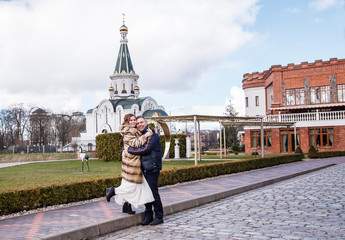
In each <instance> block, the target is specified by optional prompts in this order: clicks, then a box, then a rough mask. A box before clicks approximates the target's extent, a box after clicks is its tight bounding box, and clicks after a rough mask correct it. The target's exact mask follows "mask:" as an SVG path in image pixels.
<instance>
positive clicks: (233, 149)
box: [231, 145, 240, 152]
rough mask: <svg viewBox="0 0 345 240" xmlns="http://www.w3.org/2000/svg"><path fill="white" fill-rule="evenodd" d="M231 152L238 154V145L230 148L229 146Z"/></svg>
mask: <svg viewBox="0 0 345 240" xmlns="http://www.w3.org/2000/svg"><path fill="white" fill-rule="evenodd" d="M231 150H232V151H234V152H238V151H240V146H238V145H232V146H231Z"/></svg>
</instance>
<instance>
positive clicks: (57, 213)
mask: <svg viewBox="0 0 345 240" xmlns="http://www.w3.org/2000/svg"><path fill="white" fill-rule="evenodd" d="M342 163H345V157H337V158H329V159H320V160H310V161H303V162H299V163H293V164H287V165H283V166H277V167H271V168H266V169H259V170H254V171H249V172H244V173H240V174H232V175H226V176H220V177H216V178H212V179H206V180H201V181H196V182H192V183H187V184H179V185H174V186H169V187H164V188H161V189H160V193H161V197H162V202H163V206H164V211H165V214H166V215H168V214H171V213H176V212H179V211H182V210H185V209H189V208H192V207H196V206H200V205H202V204H206V203H209V202H212V201H215V200H219V199H222V198H226V197H229V196H233V195H236V194H239V193H243V192H246V191H249V190H253V189H256V188H259V187H263V186H267V185H269V184H272V183H276V182H279V181H282V180H286V179H289V178H292V177H296V176H299V175H302V174H305V173H309V172H312V171H316V170H319V169H322V168H325V167H329V166H331V165H333V164H342ZM253 206H254V207H255V203H253ZM137 211H138V212H139V213H141V212H143V207H140V208H139V209H137ZM140 222H141V214H135V215H127V214H122V213H121V206H119V205H116V204H115V203H113V202H111V203H107V202H106V201H105V200H103V199H102V200H100V201H96V202H92V203H86V204H82V205H78V206H72V207H67V208H63V209H56V210H51V211H44V212H39V213H36V214H30V215H24V216H20V217H14V218H9V219H4V220H1V221H0V239H83V238H91V237H96V236H99V235H104V234H107V233H111V232H114V231H117V230H120V229H124V228H128V227H130V226H134V225H137V224H139V223H140Z"/></svg>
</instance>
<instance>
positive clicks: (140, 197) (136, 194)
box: [106, 114, 154, 214]
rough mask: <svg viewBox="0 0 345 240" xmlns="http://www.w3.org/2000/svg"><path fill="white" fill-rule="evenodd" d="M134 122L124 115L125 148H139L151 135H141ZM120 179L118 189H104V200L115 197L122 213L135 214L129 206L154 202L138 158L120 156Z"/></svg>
mask: <svg viewBox="0 0 345 240" xmlns="http://www.w3.org/2000/svg"><path fill="white" fill-rule="evenodd" d="M136 120H137V119H136V117H135V116H134V115H133V114H126V115H125V117H124V122H123V124H122V125H121V126H120V133H121V135H122V136H123V145H124V147H125V148H126V147H129V146H131V147H135V148H138V147H141V146H143V145H144V144H145V142H146V140H147V138H148V137H150V136H151V135H152V131H148V132H147V133H146V134H145V135H142V134H141V132H140V131H139V130H138V129H137V128H136V127H135V126H136ZM121 177H122V180H121V185H120V186H119V187H118V188H107V189H106V198H107V201H108V202H110V198H111V197H112V196H114V195H115V202H116V203H118V204H121V205H122V204H123V207H122V212H123V213H128V214H135V211H133V210H132V207H131V205H133V206H134V207H138V205H143V204H145V203H149V202H153V201H154V198H153V195H152V191H151V189H150V187H149V185H148V183H147V181H146V179H145V177H144V176H143V173H142V170H141V161H140V156H137V155H132V154H129V153H126V154H123V155H122V164H121Z"/></svg>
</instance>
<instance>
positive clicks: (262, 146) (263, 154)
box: [261, 118, 265, 157]
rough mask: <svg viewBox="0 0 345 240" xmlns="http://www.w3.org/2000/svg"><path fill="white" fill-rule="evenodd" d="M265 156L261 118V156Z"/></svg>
mask: <svg viewBox="0 0 345 240" xmlns="http://www.w3.org/2000/svg"><path fill="white" fill-rule="evenodd" d="M264 156H265V146H264V122H263V118H261V157H264Z"/></svg>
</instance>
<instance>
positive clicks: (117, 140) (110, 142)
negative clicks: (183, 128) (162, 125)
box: [96, 133, 186, 162]
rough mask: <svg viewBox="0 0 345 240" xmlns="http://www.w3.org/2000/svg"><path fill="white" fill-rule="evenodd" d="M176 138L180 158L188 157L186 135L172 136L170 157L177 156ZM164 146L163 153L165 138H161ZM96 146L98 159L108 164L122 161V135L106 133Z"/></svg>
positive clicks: (98, 136)
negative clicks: (176, 139)
mask: <svg viewBox="0 0 345 240" xmlns="http://www.w3.org/2000/svg"><path fill="white" fill-rule="evenodd" d="M175 138H178V139H179V146H180V157H181V158H184V157H186V135H184V134H173V135H171V144H170V148H169V157H170V158H174V156H175ZM160 141H161V144H162V153H164V149H165V136H160ZM96 146H97V154H98V159H99V160H102V161H106V162H110V161H121V150H122V148H123V139H122V136H121V134H120V133H104V134H99V135H97V137H96Z"/></svg>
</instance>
